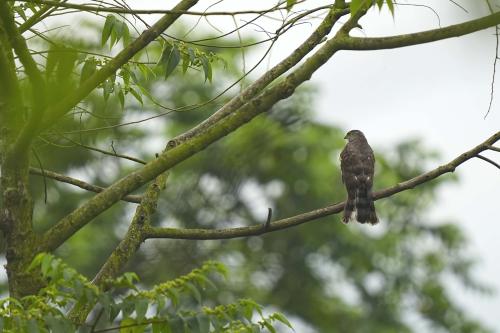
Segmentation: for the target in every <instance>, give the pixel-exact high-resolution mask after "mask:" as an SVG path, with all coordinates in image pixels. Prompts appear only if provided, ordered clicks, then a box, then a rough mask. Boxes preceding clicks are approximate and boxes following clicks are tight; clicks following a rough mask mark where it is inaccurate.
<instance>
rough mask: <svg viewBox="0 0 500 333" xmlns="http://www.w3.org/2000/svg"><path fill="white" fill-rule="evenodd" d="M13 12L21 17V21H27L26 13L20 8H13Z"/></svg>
mask: <svg viewBox="0 0 500 333" xmlns="http://www.w3.org/2000/svg"><path fill="white" fill-rule="evenodd" d="M14 11H15V12H16V13H17V15H19V16H21V17H22V18H23V20H25V21H26V20H27V19H28V18H27V17H26V13H25V12H24V10H23V9H22V8H21V7H18V6H15V7H14Z"/></svg>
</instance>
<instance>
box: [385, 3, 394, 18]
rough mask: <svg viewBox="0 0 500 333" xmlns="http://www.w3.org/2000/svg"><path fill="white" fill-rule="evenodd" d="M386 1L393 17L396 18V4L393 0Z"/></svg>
mask: <svg viewBox="0 0 500 333" xmlns="http://www.w3.org/2000/svg"><path fill="white" fill-rule="evenodd" d="M386 1H387V7H389V10H390V11H391V14H392V16H394V3H393V2H392V0H386Z"/></svg>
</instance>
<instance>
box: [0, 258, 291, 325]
mask: <svg viewBox="0 0 500 333" xmlns="http://www.w3.org/2000/svg"><path fill="white" fill-rule="evenodd" d="M29 269H30V270H33V269H40V271H41V273H42V275H43V278H44V279H45V280H46V281H47V286H46V287H45V288H43V289H42V290H41V291H40V293H39V294H38V295H36V296H27V297H24V298H23V299H21V300H16V299H14V298H10V297H7V298H4V299H2V300H0V329H1V330H2V332H6V333H9V332H16V333H17V332H29V333H31V332H54V333H58V332H73V331H77V330H78V332H104V331H106V330H109V329H113V330H115V329H116V330H118V329H119V330H120V332H127V333H139V332H140V333H142V332H154V333H168V332H186V333H189V332H196V333H198V332H199V333H209V332H242V333H244V332H249V333H253V332H265V331H266V330H267V331H269V332H276V329H275V327H274V325H275V323H276V322H281V323H283V324H285V325H286V326H288V327H289V328H292V327H291V325H290V323H289V321H288V320H287V319H286V317H284V316H283V315H282V314H280V313H273V314H271V315H269V316H266V315H264V314H263V312H262V306H260V305H259V304H257V303H255V302H254V301H252V300H249V299H241V300H239V301H237V302H235V303H232V304H227V305H219V306H215V307H209V306H203V300H202V295H203V293H204V290H205V289H206V288H207V287H211V288H216V287H215V284H214V282H213V281H212V280H211V276H213V275H214V274H220V275H222V276H226V275H227V269H226V268H225V266H223V265H222V264H220V263H217V262H206V263H205V264H204V265H203V266H202V267H201V268H198V269H194V270H193V271H191V272H190V273H189V274H187V275H184V276H181V277H179V278H177V279H175V280H172V281H167V282H164V283H161V284H159V285H157V286H155V287H154V288H152V289H150V290H139V288H138V287H137V286H136V282H137V281H138V277H137V275H136V274H135V273H125V274H123V275H122V276H120V277H118V278H116V279H113V280H109V281H107V291H101V290H99V289H98V288H97V287H96V286H95V285H93V284H92V283H91V282H90V281H88V280H87V279H86V278H85V277H84V276H82V275H81V274H78V273H77V271H76V270H74V269H73V268H71V267H69V266H68V265H66V264H65V263H64V262H62V261H61V260H60V259H57V258H55V257H54V256H53V255H50V254H45V253H42V254H39V255H37V256H36V257H35V259H34V260H33V262H32V264H31V265H30V268H29ZM193 299H194V300H196V303H193V302H192V300H193ZM85 306H90V307H92V308H94V309H95V310H94V316H91V318H90V319H89V321H88V323H87V324H84V325H82V326H80V327H76V326H75V325H74V324H73V322H72V321H71V320H70V319H69V318H68V313H70V312H71V309H78V308H81V307H85Z"/></svg>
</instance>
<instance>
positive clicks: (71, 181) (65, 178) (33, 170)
mask: <svg viewBox="0 0 500 333" xmlns="http://www.w3.org/2000/svg"><path fill="white" fill-rule="evenodd" d="M30 174H32V175H37V176H42V177H47V178H50V179H54V180H57V181H60V182H62V183H66V184H71V185H75V186H78V187H79V188H82V189H84V190H87V191H91V192H95V193H100V192H102V191H104V190H105V189H106V188H104V187H100V186H96V185H92V184H89V183H86V182H84V181H82V180H79V179H75V178H72V177H68V176H65V175H61V174H60V173H57V172H53V171H48V170H42V169H38V168H33V167H30ZM141 199H142V196H140V195H127V196H125V197H123V199H122V200H123V201H128V202H132V203H140V202H141Z"/></svg>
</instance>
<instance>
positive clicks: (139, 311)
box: [135, 298, 149, 321]
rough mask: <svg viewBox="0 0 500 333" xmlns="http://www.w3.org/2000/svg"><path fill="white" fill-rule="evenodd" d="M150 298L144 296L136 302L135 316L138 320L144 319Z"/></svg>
mask: <svg viewBox="0 0 500 333" xmlns="http://www.w3.org/2000/svg"><path fill="white" fill-rule="evenodd" d="M148 306H149V304H148V300H147V299H145V298H143V299H139V300H137V301H136V303H135V318H136V319H137V320H138V321H142V320H143V319H144V316H145V315H146V312H147V311H148Z"/></svg>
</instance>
